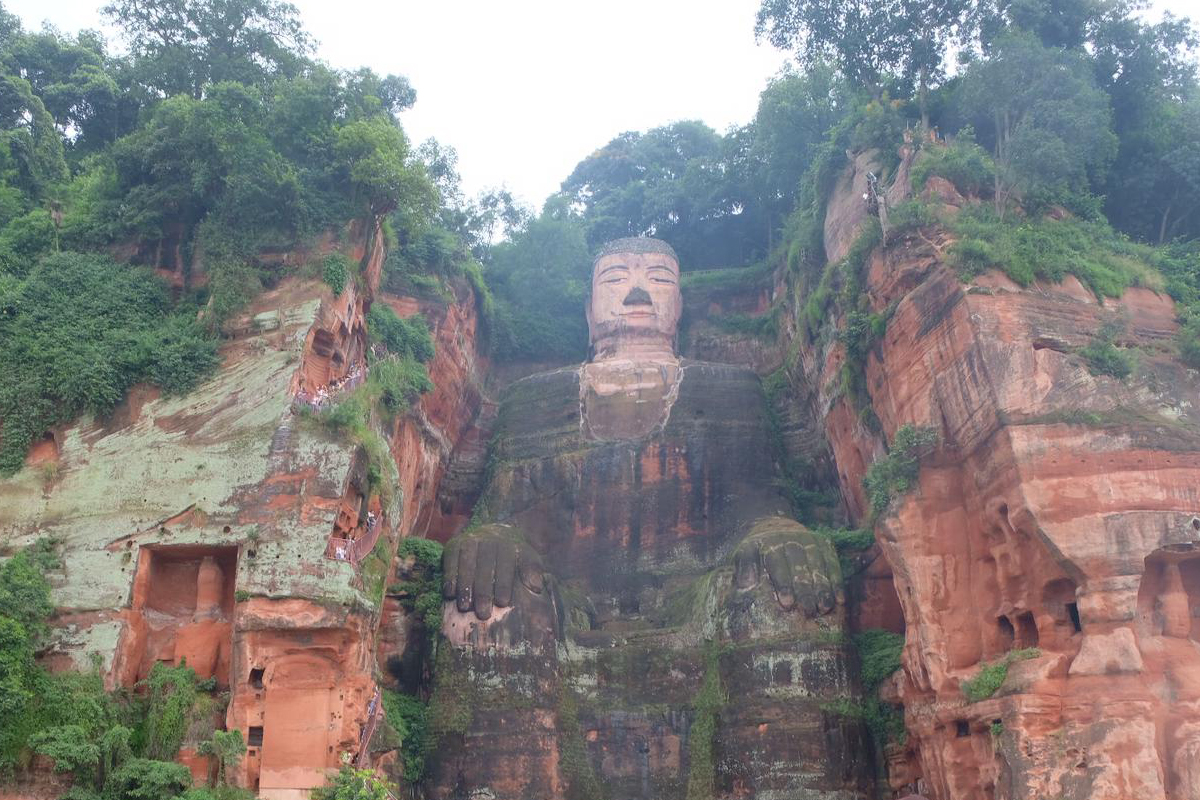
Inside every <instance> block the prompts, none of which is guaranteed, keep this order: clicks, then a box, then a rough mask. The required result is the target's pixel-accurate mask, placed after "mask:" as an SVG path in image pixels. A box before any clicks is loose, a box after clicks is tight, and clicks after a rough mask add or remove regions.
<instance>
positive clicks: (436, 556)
mask: <svg viewBox="0 0 1200 800" xmlns="http://www.w3.org/2000/svg"><path fill="white" fill-rule="evenodd" d="M398 555H399V557H400V558H403V559H407V558H410V557H411V558H412V559H413V562H414V563H413V573H414V575H415V577H414V579H413V580H411V581H404V582H401V583H399V584H396V585H395V586H394V587H393V588H392V591H393V592H394V593H395V594H399V595H401V600H400V604H401V606H402V607H403V608H404V609H405V610H406V611H409V612H411V613H414V614H416V616H417V619H418V620H420V621H421V623H422V624H423V625H424V627H425V631H426V634H427V635H428V636H430V637H431V638H436V636H437V633H438V631H439V630H441V625H442V545H441V544H440V543H438V542H435V541H433V540H432V539H419V538H417V537H414V536H410V537H408V538H407V539H405V540H404V541H402V542H401V543H400V549H399V551H398Z"/></svg>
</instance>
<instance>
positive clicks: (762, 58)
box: [4, 0, 1200, 207]
mask: <svg viewBox="0 0 1200 800" xmlns="http://www.w3.org/2000/svg"><path fill="white" fill-rule="evenodd" d="M293 2H294V3H295V5H296V6H298V7H299V9H300V15H301V18H302V19H303V21H304V24H305V26H306V27H307V28H308V30H309V31H310V32H311V33H312V34H313V36H314V37H315V38H316V39H317V40H318V42H319V44H318V55H319V57H320V58H322V59H324V60H325V61H327V62H329V63H330V64H331V65H333V66H334V67H338V68H354V67H359V66H368V67H370V68H372V69H374V70H375V71H376V72H379V73H381V74H387V73H396V74H401V75H405V76H407V77H408V79H409V80H410V81H411V82H412V84H413V86H414V87H415V88H416V90H417V104H416V106H415V107H414V108H412V109H411V110H409V111H407V112H405V113H404V114H403V115H402V122H403V124H404V128H405V130H406V131H407V132H408V134H409V136H410V138H412V139H413V141H414V143H416V142H420V141H422V140H423V139H425V138H426V137H429V136H434V137H436V138H437V139H438V140H439V141H441V142H443V143H445V144H450V145H453V146H454V147H455V148H456V149H457V150H458V154H459V171H460V172H461V174H462V176H463V183H464V188H465V189H466V190H467V192H468V193H469V194H474V193H475V192H477V191H479V190H481V189H484V188H488V187H493V186H500V185H506V186H508V187H509V188H510V189H511V190H512V191H513V192H514V193H515V194H517V196H519V197H520V198H521V199H522V200H523V201H524V202H526V203H527V204H529V205H531V206H534V207H540V206H541V202H542V201H543V200H544V199H545V198H546V196H547V195H549V194H550V193H551V192H553V191H554V190H555V189H557V188H558V185H559V183H560V182H561V181H562V180H563V179H564V178H566V176H567V175H568V174H569V173H570V171H571V169H572V168H573V167H574V166H575V164H576V163H578V162H579V161H580V160H582V159H583V158H584V157H585V156H587V154H588V153H590V152H592V151H593V150H595V149H596V148H598V147H600V146H602V145H603V144H605V143H606V142H607V141H608V140H609V139H611V138H612V137H613V136H615V135H616V134H618V133H620V132H622V131H627V130H642V129H645V128H649V127H653V126H656V125H662V124H665V123H668V122H671V121H673V120H680V119H701V120H704V121H705V122H707V123H708V124H709V125H711V126H712V127H714V128H716V129H717V130H718V131H723V130H725V128H727V127H728V126H730V125H733V124H740V123H743V122H746V121H748V120H749V119H750V118H751V117H752V116H753V114H754V110H755V108H756V106H757V105H758V93H759V92H760V91H761V90H762V88H763V86H764V85H765V84H766V81H767V79H768V78H769V77H770V76H771V75H773V74H775V73H776V72H777V71H778V70H779V68H780V66H781V65H782V64H783V63H784V61H785V60H786V59H787V57H786V55H785V54H783V53H781V52H779V51H777V50H775V49H773V48H771V47H770V46H769V45H766V44H763V45H757V44H756V43H755V41H754V31H753V28H754V15H755V12H756V11H757V10H758V6H759V0H601V1H600V2H588V3H581V2H578V1H577V0H576V2H571V0H509V2H497V1H496V0H440V1H439V0H418V2H412V0H399V1H398V2H392V3H387V2H380V1H379V0H293ZM102 4H103V3H102V2H98V1H97V0H51V2H49V3H47V2H46V0H6V2H5V3H4V5H5V7H6V8H8V10H9V11H11V12H12V13H15V14H17V15H18V16H20V17H21V19H22V21H23V23H24V24H25V26H26V27H27V28H38V27H40V26H41V23H42V21H43V20H48V21H49V22H50V23H51V24H53V25H55V26H56V27H58V28H59V29H60V30H63V31H65V32H74V31H76V30H79V29H81V28H97V29H102V28H103V26H102V24H101V19H100V15H99V12H98V11H97V6H99V5H102ZM1155 8H1156V9H1161V10H1166V9H1169V10H1171V11H1172V12H1174V13H1175V14H1176V15H1185V16H1188V15H1190V16H1192V17H1193V18H1195V17H1198V16H1200V0H1156V2H1155Z"/></svg>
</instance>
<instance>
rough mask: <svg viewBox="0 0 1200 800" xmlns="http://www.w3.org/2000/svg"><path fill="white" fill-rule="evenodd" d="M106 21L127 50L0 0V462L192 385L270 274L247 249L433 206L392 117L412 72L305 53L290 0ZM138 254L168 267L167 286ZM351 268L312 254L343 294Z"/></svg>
mask: <svg viewBox="0 0 1200 800" xmlns="http://www.w3.org/2000/svg"><path fill="white" fill-rule="evenodd" d="M105 13H106V14H107V16H108V18H109V20H110V21H111V22H112V23H113V24H114V26H115V27H116V29H117V31H118V32H119V34H120V35H121V37H122V38H123V39H124V41H125V44H127V45H128V51H127V52H126V53H124V54H121V55H117V54H115V53H113V52H110V51H109V50H108V48H107V45H106V43H105V42H104V40H103V39H101V38H100V37H99V36H97V35H96V34H94V33H89V32H85V33H81V34H79V35H77V36H74V37H71V36H67V35H64V34H61V33H59V32H58V31H55V30H54V29H52V28H46V29H43V30H41V31H39V32H28V31H24V30H22V29H21V27H20V25H19V23H18V22H17V20H16V18H15V17H13V16H11V15H9V14H8V13H6V12H3V10H2V9H0V127H2V128H3V136H2V137H0V361H3V363H5V365H6V366H8V365H12V369H13V370H15V371H16V374H15V375H11V373H10V376H11V378H12V379H11V380H9V381H7V382H6V385H5V388H4V389H3V390H0V422H2V426H3V427H2V430H0V436H2V440H3V445H2V446H0V475H7V474H11V473H12V472H14V471H15V470H16V469H18V468H20V466H21V463H22V459H23V456H24V453H25V451H26V450H27V448H28V447H29V445H30V444H31V443H32V442H33V441H34V440H36V439H37V438H38V437H41V436H42V435H43V434H44V433H45V432H46V430H47V429H48V428H49V427H50V426H52V425H55V424H58V423H62V422H66V421H68V420H70V419H71V418H72V417H74V416H76V415H78V414H80V413H82V412H85V411H90V412H93V413H97V414H104V413H107V412H108V411H110V410H111V409H112V408H113V406H114V405H115V404H116V403H117V402H118V401H120V400H121V398H122V397H123V396H124V394H125V391H126V390H127V389H128V388H129V386H130V385H132V384H133V383H136V382H139V381H150V382H152V383H155V384H158V385H159V386H161V387H162V388H163V389H164V390H166V391H167V392H173V393H179V392H186V391H188V390H189V389H190V388H192V387H193V386H194V385H195V384H196V383H197V381H198V380H199V379H200V378H202V377H203V376H204V375H205V374H206V373H207V372H208V371H210V370H211V369H212V368H213V367H214V365H215V363H216V356H215V343H214V342H213V341H212V337H213V336H214V335H216V334H217V332H218V331H219V330H220V329H221V325H222V323H223V322H224V321H225V320H226V319H227V318H229V317H230V316H231V315H233V314H234V313H236V312H237V311H238V310H239V309H241V308H242V307H244V306H245V305H246V304H247V303H248V302H249V301H250V300H252V299H253V297H254V295H255V294H256V293H257V292H258V291H259V290H260V289H261V288H262V287H263V286H264V285H269V284H272V283H274V282H275V281H277V280H278V279H279V278H280V277H282V275H283V272H282V270H280V269H279V268H278V267H269V266H266V264H267V263H268V262H266V261H260V260H259V259H258V255H259V253H260V252H263V251H266V250H276V251H278V250H280V249H287V248H295V247H297V246H300V245H303V244H304V243H306V242H309V241H313V240H315V238H316V237H317V236H320V235H324V234H327V233H329V232H331V231H333V232H335V233H340V232H341V231H343V230H345V229H346V227H347V225H348V223H350V222H351V221H353V220H364V221H366V222H367V223H368V224H370V223H371V221H372V220H373V219H377V218H380V217H382V216H384V215H387V214H399V215H407V217H406V218H408V219H410V220H422V219H425V218H429V217H432V216H433V214H434V212H435V210H436V208H437V205H438V195H437V190H436V189H435V187H434V185H433V183H432V182H431V180H430V178H429V177H428V176H427V174H426V169H425V166H424V165H423V164H422V163H421V162H420V161H419V160H418V159H417V158H416V156H415V154H413V153H412V152H410V148H409V146H408V143H407V141H406V140H405V137H404V134H403V132H402V130H401V129H400V127H399V125H398V123H397V122H396V119H395V115H396V114H397V113H398V112H400V111H402V110H403V109H405V108H407V107H409V106H411V105H412V102H413V100H414V99H415V94H414V93H413V91H412V88H411V87H410V86H409V85H408V83H407V81H405V80H404V79H403V78H400V77H397V76H387V77H383V78H381V77H379V76H377V75H375V74H373V73H371V72H370V71H369V70H359V71H356V72H337V71H334V70H332V69H330V68H328V67H327V66H325V65H323V64H321V63H318V62H315V61H313V60H312V58H311V56H310V54H311V45H312V42H311V40H310V39H309V37H308V36H307V34H306V33H305V32H304V29H303V27H302V25H301V24H300V21H299V19H298V16H297V11H296V9H295V8H294V7H293V6H291V5H290V4H288V3H284V2H279V0H151V1H150V2H145V3H143V2H131V1H130V0H116V1H115V2H113V3H112V4H111V5H109V6H108V7H107V8H106V9H105ZM60 251H61V252H60ZM67 251H75V252H67ZM100 252H103V253H105V255H103V256H101V255H98V253H100ZM110 252H120V253H122V254H123V258H126V259H128V260H129V261H131V262H132V263H131V264H117V263H114V262H113V261H112V260H110V259H109V258H108V257H107V253H110ZM144 266H152V267H164V268H166V269H169V270H171V271H174V272H176V273H177V274H179V275H181V276H182V281H183V283H184V291H183V292H182V294H181V296H180V298H179V299H178V300H173V299H171V298H170V297H169V296H168V294H167V292H166V290H165V287H163V285H162V284H161V282H160V281H159V280H158V279H156V278H155V277H154V276H153V275H152V274H151V273H150V272H149V271H148V270H147V269H145V268H144ZM352 273H353V270H352V269H351V268H350V265H349V264H347V263H346V261H345V259H344V257H342V256H340V255H333V256H330V257H329V259H327V260H326V262H325V264H324V269H323V274H324V277H325V279H326V280H327V281H328V282H329V283H330V285H331V286H333V288H334V290H335V292H337V293H340V292H341V291H342V290H343V288H344V287H345V286H346V285H347V284H348V283H349V281H351V280H353V279H354V278H355V276H354V275H353V274H352ZM198 312H200V313H198Z"/></svg>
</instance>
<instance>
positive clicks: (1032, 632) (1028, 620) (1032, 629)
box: [1017, 611, 1038, 647]
mask: <svg viewBox="0 0 1200 800" xmlns="http://www.w3.org/2000/svg"><path fill="white" fill-rule="evenodd" d="M1017 630H1018V632H1019V633H1020V639H1019V644H1020V645H1021V647H1037V646H1038V629H1037V623H1036V622H1034V620H1033V612H1032V611H1026V612H1025V613H1024V614H1022V615H1021V616H1019V617H1017Z"/></svg>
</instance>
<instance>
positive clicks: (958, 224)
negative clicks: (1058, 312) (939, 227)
mask: <svg viewBox="0 0 1200 800" xmlns="http://www.w3.org/2000/svg"><path fill="white" fill-rule="evenodd" d="M950 228H951V230H952V231H953V232H954V233H955V234H956V235H957V236H958V241H957V242H956V243H955V244H954V245H953V246H952V247H951V249H950V253H949V255H950V262H951V263H952V264H953V265H954V266H955V267H956V268H957V269H958V270H959V271H960V272H961V273H962V274H963V276H964V277H969V276H973V275H976V274H979V273H980V272H982V271H984V270H987V269H1000V270H1002V271H1003V272H1004V273H1005V274H1006V275H1008V277H1010V278H1012V279H1013V280H1014V281H1016V282H1017V283H1019V284H1020V285H1022V286H1028V285H1029V284H1031V283H1033V281H1034V280H1037V279H1045V280H1050V281H1061V280H1062V279H1063V278H1065V277H1066V276H1067V275H1074V276H1075V277H1077V278H1079V280H1080V281H1082V282H1083V284H1084V285H1085V286H1087V287H1088V288H1089V289H1091V290H1092V291H1093V292H1095V293H1096V295H1097V296H1100V297H1120V296H1121V293H1122V292H1123V291H1124V290H1125V289H1126V288H1128V287H1130V286H1149V287H1150V288H1155V289H1158V288H1161V281H1160V278H1159V276H1158V274H1157V272H1156V270H1155V269H1154V265H1155V264H1156V263H1157V261H1158V260H1159V259H1158V256H1157V255H1156V254H1155V252H1154V251H1153V250H1152V249H1151V248H1149V247H1147V246H1145V245H1139V244H1135V243H1133V242H1130V241H1129V240H1128V239H1126V238H1125V237H1123V236H1121V235H1120V234H1118V233H1117V232H1115V231H1114V230H1113V229H1112V228H1111V227H1109V226H1108V225H1107V224H1106V223H1104V222H1087V221H1084V220H1080V219H1075V218H1068V219H1062V220H1053V219H1036V220H1001V219H999V218H998V217H997V216H996V214H995V212H993V211H992V210H991V209H990V208H987V207H984V206H978V207H974V208H968V209H964V210H963V212H962V213H961V214H959V215H958V217H957V218H955V220H954V221H953V222H952V223H951V225H950Z"/></svg>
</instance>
